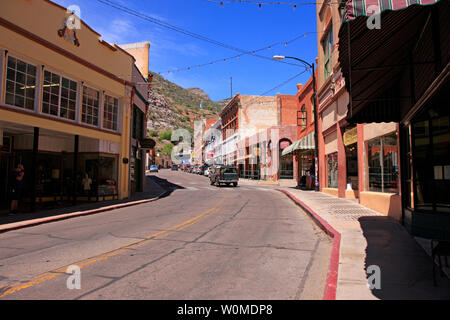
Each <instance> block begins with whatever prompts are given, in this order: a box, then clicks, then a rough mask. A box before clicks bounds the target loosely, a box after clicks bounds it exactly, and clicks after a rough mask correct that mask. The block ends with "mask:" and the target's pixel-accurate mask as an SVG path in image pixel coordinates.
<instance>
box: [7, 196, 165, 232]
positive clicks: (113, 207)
mask: <svg viewBox="0 0 450 320" xmlns="http://www.w3.org/2000/svg"><path fill="white" fill-rule="evenodd" d="M166 192H167V191H164V192H163V193H161V194H160V195H159V196H157V197H155V198H151V199H145V200H137V201H133V202H126V203H120V204H117V205H111V206H107V207H102V208H98V209H92V210H86V211H79V212H73V213H66V214H61V215H58V216H53V217H48V218H39V219H33V220H29V221H24V222H22V223H20V222H18V223H17V224H15V225H12V226H9V227H2V226H0V233H4V232H8V231H12V230H17V229H22V228H27V227H32V226H37V225H40V224H44V223H49V222H55V221H61V220H66V219H70V218H75V217H81V216H87V215H91V214H96V213H101V212H106V211H112V210H116V209H121V208H125V207H131V206H135V205H138V204H143V203H147V202H152V201H156V200H158V199H159V198H161V197H162V195H164V194H165V193H166ZM11 224H14V222H13V223H11Z"/></svg>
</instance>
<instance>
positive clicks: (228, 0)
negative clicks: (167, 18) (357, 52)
mask: <svg viewBox="0 0 450 320" xmlns="http://www.w3.org/2000/svg"><path fill="white" fill-rule="evenodd" d="M205 1H208V2H212V3H216V4H220V5H221V6H223V5H224V4H234V3H241V4H255V5H258V6H259V8H261V7H262V6H263V5H288V6H292V7H293V8H294V9H296V8H297V6H308V5H316V4H324V3H326V4H340V3H341V2H339V1H334V2H333V1H327V2H315V1H308V2H286V1H257V0H205Z"/></svg>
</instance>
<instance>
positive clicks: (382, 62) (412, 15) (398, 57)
mask: <svg viewBox="0 0 450 320" xmlns="http://www.w3.org/2000/svg"><path fill="white" fill-rule="evenodd" d="M437 5H438V6H439V8H445V9H448V1H447V0H410V1H405V0H371V1H364V0H350V1H347V3H346V7H345V15H344V22H343V24H342V26H341V28H340V30H339V63H340V66H341V70H342V73H343V75H344V77H345V85H346V89H347V91H348V92H349V94H350V99H351V100H350V103H349V108H348V112H347V118H346V120H347V122H349V123H368V122H400V121H401V120H402V117H403V116H404V114H402V111H401V110H400V107H399V105H400V104H401V103H403V102H408V103H409V102H410V101H411V100H412V99H411V96H410V95H409V94H408V95H405V94H403V95H402V94H401V93H400V90H399V86H400V81H403V80H402V79H403V78H402V77H403V75H404V74H405V72H409V70H410V68H411V66H412V65H414V67H416V66H417V65H430V64H433V63H435V62H434V61H427V60H423V61H412V60H411V52H413V50H415V49H416V45H417V43H418V41H419V40H420V39H421V36H422V35H423V30H424V28H425V27H426V25H427V24H428V23H429V20H430V16H431V11H432V9H433V8H434V7H436V6H437ZM369 6H375V8H378V9H375V10H373V7H372V11H370V10H369ZM439 10H440V9H439ZM370 12H372V14H370ZM374 14H379V15H378V18H379V22H380V29H376V28H373V29H370V28H369V27H368V19H369V18H368V16H374ZM374 18H375V17H372V19H374Z"/></svg>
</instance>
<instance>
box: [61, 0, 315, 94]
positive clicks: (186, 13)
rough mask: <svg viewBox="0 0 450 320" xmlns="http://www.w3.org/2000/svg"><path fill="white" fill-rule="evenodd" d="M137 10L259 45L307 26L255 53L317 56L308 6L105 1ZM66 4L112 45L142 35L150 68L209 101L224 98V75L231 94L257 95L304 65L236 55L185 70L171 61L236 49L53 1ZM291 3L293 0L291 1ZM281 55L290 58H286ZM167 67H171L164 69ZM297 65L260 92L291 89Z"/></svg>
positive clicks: (189, 62) (249, 46)
mask: <svg viewBox="0 0 450 320" xmlns="http://www.w3.org/2000/svg"><path fill="white" fill-rule="evenodd" d="M112 1H114V2H117V3H120V4H122V5H124V6H127V7H128V8H131V9H133V10H135V11H138V12H140V13H143V14H146V15H148V16H151V17H154V18H157V19H159V20H162V21H164V22H166V23H169V24H171V25H175V26H177V27H180V28H183V29H186V30H188V31H191V32H194V33H197V34H200V35H202V36H205V37H208V38H211V39H214V40H216V41H220V42H222V43H226V44H228V45H231V46H233V47H237V48H241V49H244V50H248V51H251V50H254V49H259V48H263V47H267V46H269V45H270V44H272V43H277V42H283V43H284V42H286V41H289V40H291V39H294V38H296V37H298V36H302V35H304V34H305V33H308V32H313V33H312V34H311V33H308V34H307V35H306V36H303V37H301V38H300V39H298V40H296V41H295V42H292V43H290V44H288V45H287V46H285V45H277V46H275V47H272V48H271V49H270V50H264V51H261V52H260V53H259V54H260V55H264V56H267V57H272V56H273V55H275V54H280V55H286V56H294V57H298V58H302V59H304V60H306V61H308V62H313V61H314V59H315V57H316V56H317V42H316V41H317V40H316V39H317V35H316V34H315V33H314V32H315V31H316V17H315V6H314V5H301V6H297V8H296V9H295V10H294V9H293V7H292V6H288V5H269V4H267V5H263V6H262V8H261V9H259V8H258V6H257V5H254V4H243V3H233V4H226V3H225V4H224V5H223V6H220V4H217V3H214V2H211V1H208V0H129V1H125V0H112ZM54 2H56V3H58V4H60V5H62V6H65V7H68V6H70V5H78V6H79V7H80V9H81V18H82V19H83V20H84V21H85V22H86V23H87V24H88V25H89V26H90V27H92V28H93V29H94V30H96V31H97V32H98V33H100V34H101V35H102V39H104V40H106V41H108V42H110V43H116V44H125V43H133V42H141V41H150V43H151V47H150V62H149V63H150V70H151V71H154V72H157V73H159V72H161V75H162V76H163V77H165V78H167V79H169V80H170V81H172V82H174V83H176V84H178V85H180V86H182V87H185V88H189V87H198V88H201V89H203V90H204V91H205V92H206V93H207V94H209V95H210V97H211V99H212V100H215V101H216V100H221V99H225V98H229V97H230V77H233V94H235V93H237V92H239V93H241V94H254V95H259V94H262V93H265V92H266V91H268V90H269V89H271V88H273V87H275V86H277V85H279V84H281V83H283V82H284V81H285V80H287V79H289V78H291V77H293V76H295V75H296V74H298V73H300V72H302V71H303V70H304V68H303V67H296V66H293V65H287V64H282V63H277V62H273V61H270V60H264V59H260V58H257V57H254V56H242V57H240V58H239V59H233V60H230V61H227V62H220V63H215V64H213V65H208V66H205V67H202V68H197V67H195V68H192V69H191V70H190V71H180V72H176V69H178V68H180V69H181V68H185V67H188V66H196V65H199V64H204V63H208V62H210V61H213V60H217V59H222V58H226V57H230V56H234V55H237V54H239V53H238V52H236V51H233V50H230V49H227V48H222V47H219V46H216V45H213V44H210V43H207V42H203V41H201V40H198V39H195V38H192V37H189V36H187V35H184V34H181V33H177V32H175V31H172V30H169V29H166V28H163V27H161V26H158V25H155V24H152V23H151V22H149V21H146V20H142V19H140V18H137V17H135V16H132V15H129V14H127V13H125V12H122V11H119V10H117V9H115V8H111V7H108V6H107V5H105V4H103V3H100V2H99V1H97V0H54ZM293 2H294V1H293ZM297 2H299V1H297ZM286 62H291V63H295V61H293V60H286ZM167 71H172V72H171V73H170V74H167ZM310 75H311V74H310V72H305V73H303V74H302V75H300V76H298V77H296V78H295V79H293V80H292V81H290V82H289V83H287V84H285V85H283V86H281V87H279V88H277V89H276V90H273V91H271V92H269V93H267V94H266V95H275V94H276V93H281V94H295V93H296V91H297V87H296V84H297V83H305V82H306V81H307V80H308V79H309V77H310Z"/></svg>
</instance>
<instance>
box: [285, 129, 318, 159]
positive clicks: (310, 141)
mask: <svg viewBox="0 0 450 320" xmlns="http://www.w3.org/2000/svg"><path fill="white" fill-rule="evenodd" d="M314 148H315V140H314V132H311V133H310V134H308V135H306V136H304V137H303V138H300V139H299V140H297V141H295V142H294V143H293V144H291V145H290V146H289V147H287V148H286V149H284V150H283V152H282V153H281V155H282V156H285V155H287V154H289V153H292V152H294V151H296V150H314Z"/></svg>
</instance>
